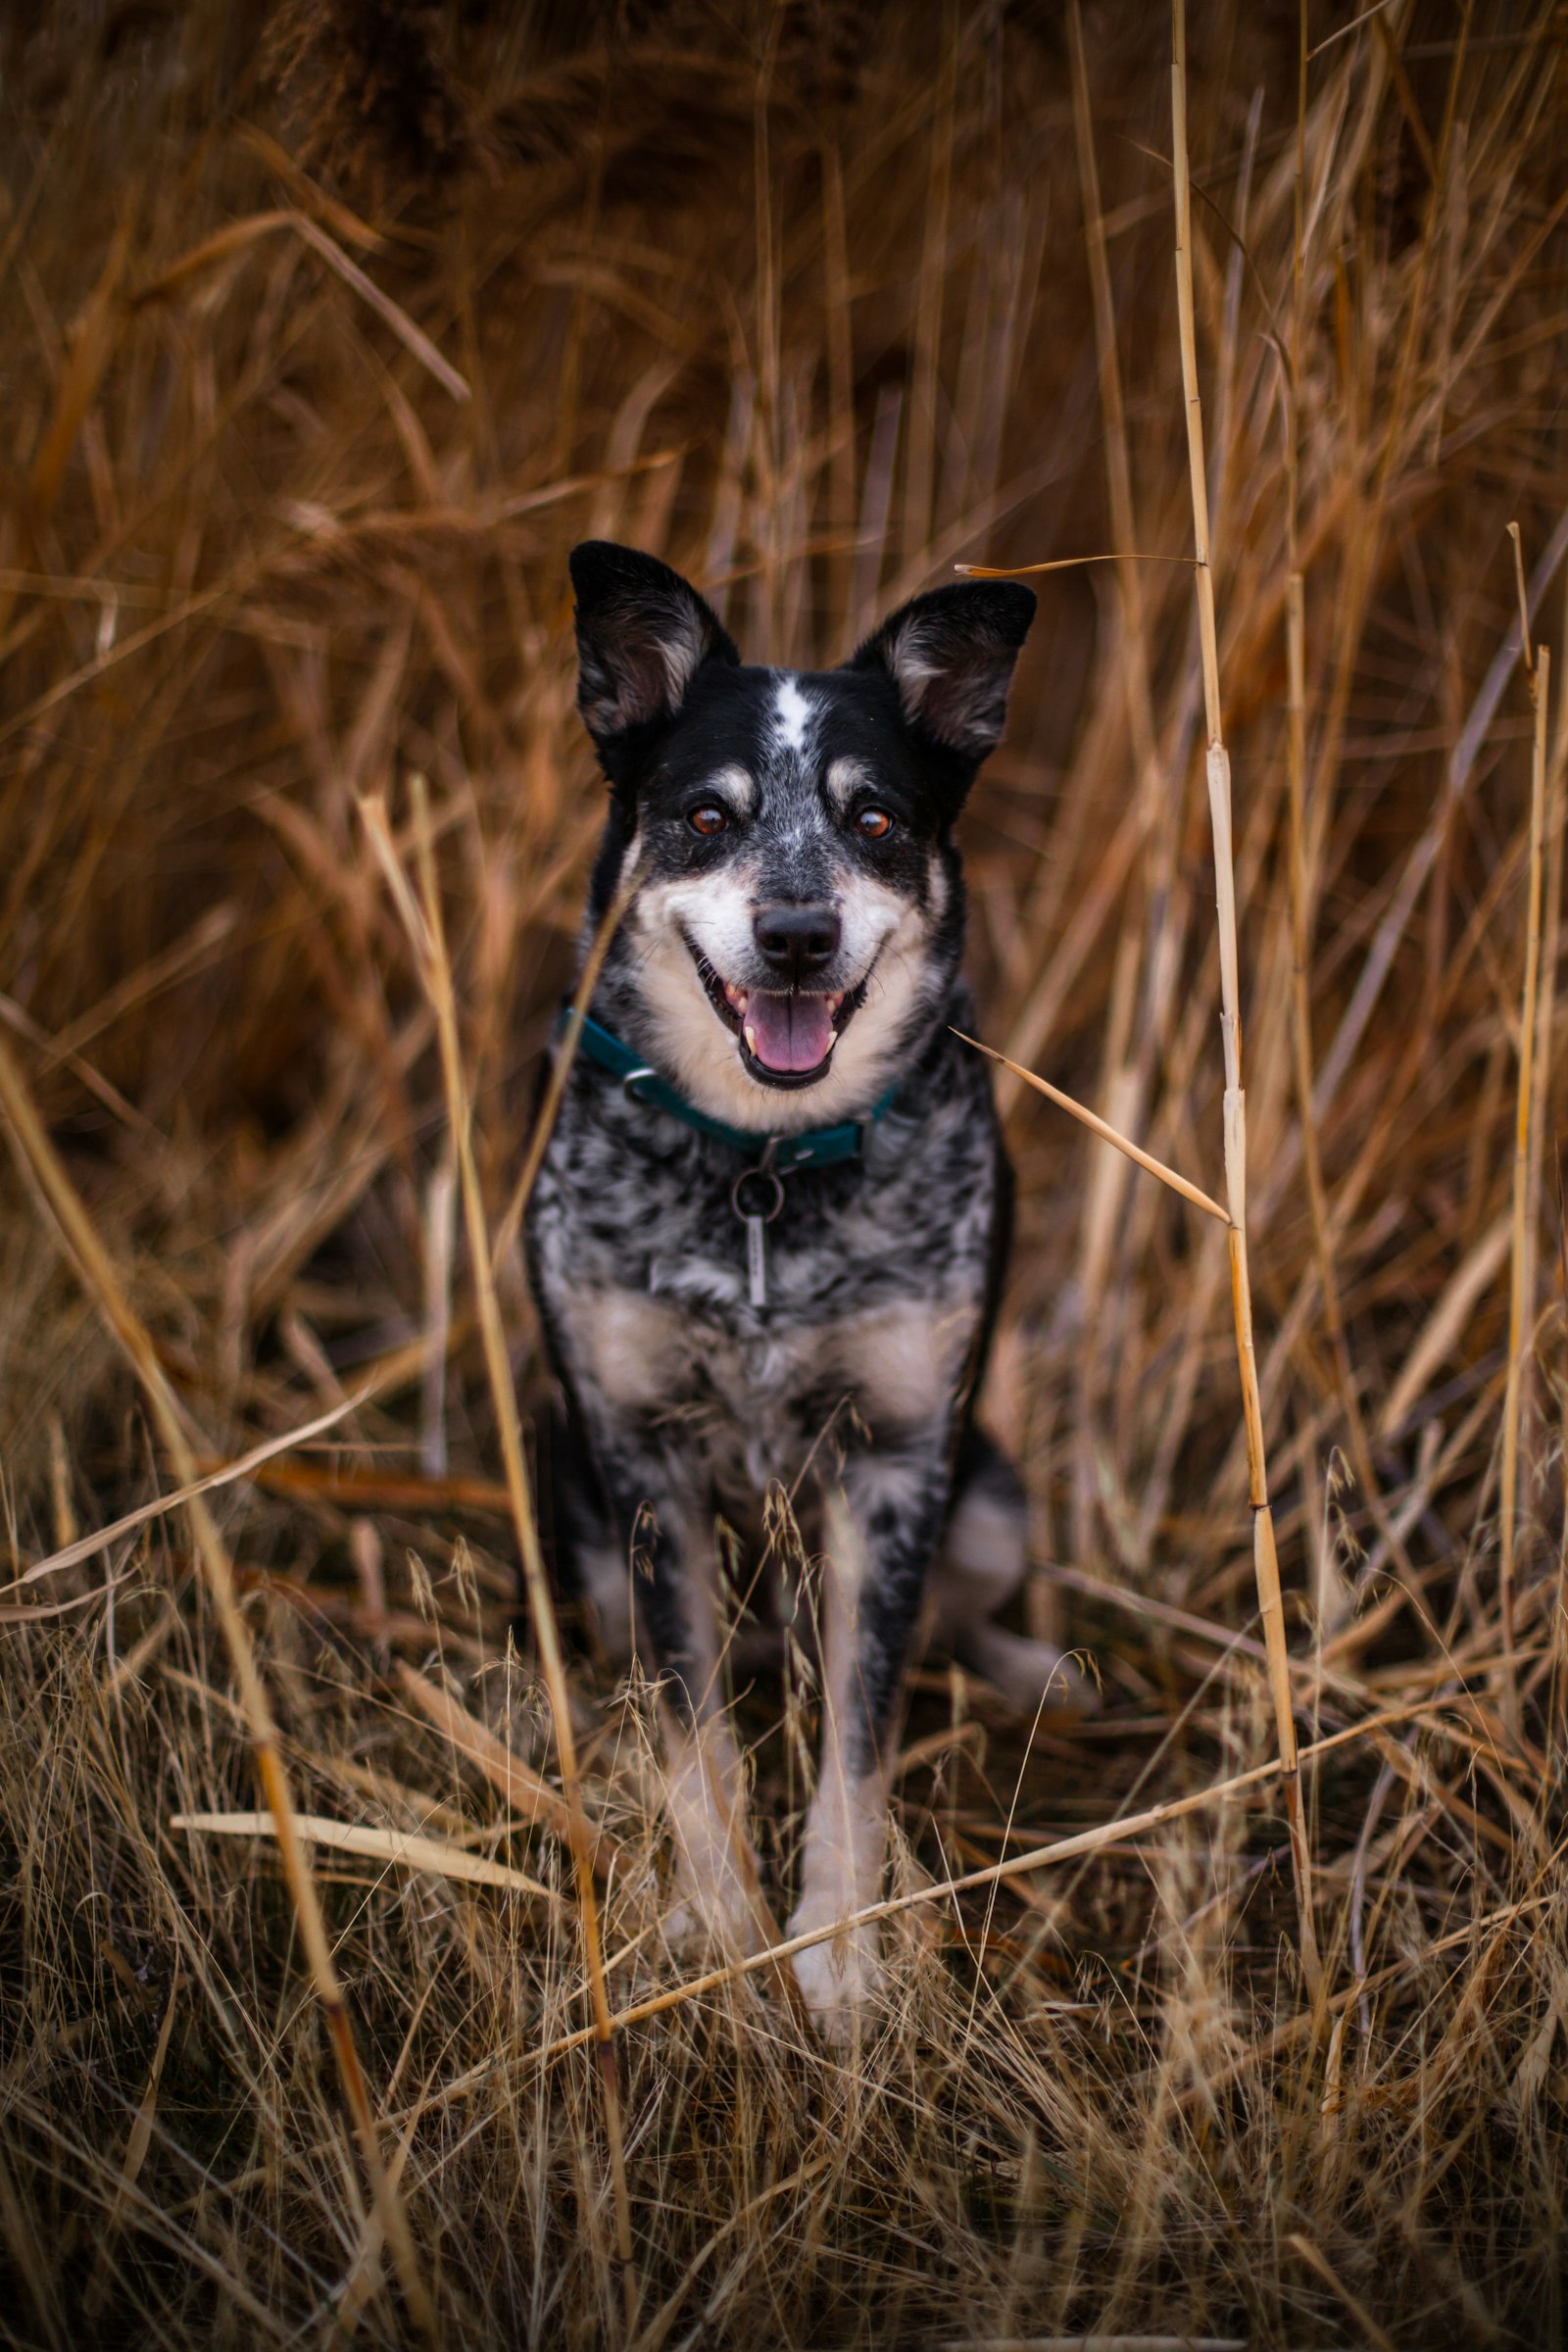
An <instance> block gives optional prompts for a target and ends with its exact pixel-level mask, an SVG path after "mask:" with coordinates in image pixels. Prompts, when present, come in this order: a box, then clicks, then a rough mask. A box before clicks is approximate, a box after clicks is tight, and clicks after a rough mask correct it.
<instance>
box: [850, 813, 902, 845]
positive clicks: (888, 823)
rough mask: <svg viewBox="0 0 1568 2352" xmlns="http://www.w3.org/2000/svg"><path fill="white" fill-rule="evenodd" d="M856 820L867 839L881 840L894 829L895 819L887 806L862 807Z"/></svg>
mask: <svg viewBox="0 0 1568 2352" xmlns="http://www.w3.org/2000/svg"><path fill="white" fill-rule="evenodd" d="M855 821H856V823H857V825H858V827H859V829H860V831H861V832H862V833H863V834H864V835H865V838H866V840H867V841H881V840H882V838H883V837H884V835H886V834H888V833H891V832H892V830H893V819H892V817H891V816H889V814H888V812H887V810H886V809H861V810H860V813H859V815H858V817H857V818H856V820H855Z"/></svg>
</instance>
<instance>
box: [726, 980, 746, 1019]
mask: <svg viewBox="0 0 1568 2352" xmlns="http://www.w3.org/2000/svg"><path fill="white" fill-rule="evenodd" d="M724 995H725V997H726V999H727V1000H728V1002H729V1004H730V1005H732V1006H733V1007H734V1009H735V1011H737V1012H744V1011H745V1010H746V1006H747V1003H748V999H747V994H746V991H745V989H744V988H737V987H736V986H735V983H734V981H733V980H726V981H725V983H724Z"/></svg>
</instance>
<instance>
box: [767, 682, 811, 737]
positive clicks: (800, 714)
mask: <svg viewBox="0 0 1568 2352" xmlns="http://www.w3.org/2000/svg"><path fill="white" fill-rule="evenodd" d="M815 710H816V707H815V705H814V704H813V703H812V701H811V698H810V696H809V695H808V694H803V693H802V691H801V681H800V679H799V678H798V677H796V676H795V674H794V672H793V671H791V670H785V671H784V672H783V673H782V675H781V676H780V678H779V682H778V692H777V693H776V694H775V695H774V697H773V733H774V736H775V738H776V740H777V742H778V744H779V746H780V748H781V749H782V750H784V751H786V752H804V751H805V749H806V736H807V730H808V728H809V726H810V723H811V720H812V718H813V717H814V716H815Z"/></svg>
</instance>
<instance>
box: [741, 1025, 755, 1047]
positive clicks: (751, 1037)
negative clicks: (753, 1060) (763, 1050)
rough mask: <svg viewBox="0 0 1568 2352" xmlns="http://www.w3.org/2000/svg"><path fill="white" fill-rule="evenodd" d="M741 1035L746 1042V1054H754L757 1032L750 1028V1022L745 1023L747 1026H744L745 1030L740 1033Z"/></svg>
mask: <svg viewBox="0 0 1568 2352" xmlns="http://www.w3.org/2000/svg"><path fill="white" fill-rule="evenodd" d="M741 1035H742V1036H743V1037H744V1038H745V1040H746V1050H747V1052H748V1053H749V1054H756V1052H757V1031H756V1030H755V1029H754V1028H753V1027H752V1024H751V1022H750V1021H748V1022H747V1024H746V1026H745V1028H744V1029H743V1030H742V1031H741Z"/></svg>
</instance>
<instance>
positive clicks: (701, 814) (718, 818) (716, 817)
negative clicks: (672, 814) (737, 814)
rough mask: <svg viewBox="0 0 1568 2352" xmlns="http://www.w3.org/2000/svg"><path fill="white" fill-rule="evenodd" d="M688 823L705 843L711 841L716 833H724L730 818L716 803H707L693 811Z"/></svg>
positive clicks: (687, 820)
mask: <svg viewBox="0 0 1568 2352" xmlns="http://www.w3.org/2000/svg"><path fill="white" fill-rule="evenodd" d="M686 822H687V823H688V824H689V825H690V827H691V829H692V831H693V832H694V833H701V835H702V836H703V839H704V840H705V841H711V840H712V838H713V835H714V834H715V833H722V832H723V830H724V827H725V826H726V825H727V824H728V823H729V818H728V817H727V816H726V815H725V813H724V811H723V809H720V808H719V807H718V806H717V804H716V803H715V802H713V801H705V802H704V803H703V805H702V807H701V808H700V809H692V811H691V813H690V814H689V815H688V817H687V819H686Z"/></svg>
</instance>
